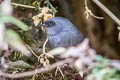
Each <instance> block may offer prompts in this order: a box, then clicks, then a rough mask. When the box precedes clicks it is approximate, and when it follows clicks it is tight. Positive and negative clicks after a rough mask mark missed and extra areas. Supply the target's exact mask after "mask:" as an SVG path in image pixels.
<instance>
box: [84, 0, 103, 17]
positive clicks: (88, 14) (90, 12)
mask: <svg viewBox="0 0 120 80" xmlns="http://www.w3.org/2000/svg"><path fill="white" fill-rule="evenodd" d="M85 14H86V18H87V19H88V17H89V16H92V17H94V18H97V19H104V18H103V17H98V16H95V15H94V14H93V13H92V11H91V10H90V9H89V8H88V5H87V0H85Z"/></svg>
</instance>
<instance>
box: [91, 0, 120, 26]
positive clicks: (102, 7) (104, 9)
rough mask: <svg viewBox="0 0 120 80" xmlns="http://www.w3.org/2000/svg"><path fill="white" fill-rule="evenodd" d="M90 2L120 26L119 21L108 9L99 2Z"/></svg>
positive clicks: (94, 0)
mask: <svg viewBox="0 0 120 80" xmlns="http://www.w3.org/2000/svg"><path fill="white" fill-rule="evenodd" d="M92 1H93V2H94V3H95V4H96V5H97V6H99V7H100V8H101V9H102V10H103V11H104V12H105V13H106V14H107V15H109V16H110V17H111V18H112V19H113V20H114V21H115V22H116V23H117V24H118V25H119V26H120V20H119V19H118V18H117V17H116V16H115V15H114V14H113V13H112V12H111V11H110V10H109V9H107V8H106V7H105V6H104V5H103V4H102V3H101V2H100V1H99V0H92Z"/></svg>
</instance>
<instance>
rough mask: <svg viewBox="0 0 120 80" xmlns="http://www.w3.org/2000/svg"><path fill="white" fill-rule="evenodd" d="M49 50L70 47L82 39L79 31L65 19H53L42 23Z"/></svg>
mask: <svg viewBox="0 0 120 80" xmlns="http://www.w3.org/2000/svg"><path fill="white" fill-rule="evenodd" d="M44 25H45V28H46V31H47V36H48V45H49V46H50V48H56V47H65V48H67V47H71V46H76V45H77V44H79V43H80V42H81V41H82V40H83V39H84V37H83V35H82V34H81V33H80V31H79V30H78V29H77V28H76V27H75V26H74V25H73V24H72V23H71V22H70V21H69V20H68V19H66V18H63V17H53V18H50V19H48V20H47V21H45V22H44Z"/></svg>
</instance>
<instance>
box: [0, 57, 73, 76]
mask: <svg viewBox="0 0 120 80" xmlns="http://www.w3.org/2000/svg"><path fill="white" fill-rule="evenodd" d="M73 61H74V59H65V60H63V61H59V62H56V63H54V64H52V65H51V66H49V67H42V68H39V69H35V70H33V71H27V72H22V73H16V74H10V73H5V72H2V71H0V76H4V77H8V78H20V77H27V76H32V75H34V74H37V73H43V72H48V71H51V70H53V69H55V68H56V67H57V64H59V66H61V65H63V64H65V63H71V62H73ZM36 70H37V71H36Z"/></svg>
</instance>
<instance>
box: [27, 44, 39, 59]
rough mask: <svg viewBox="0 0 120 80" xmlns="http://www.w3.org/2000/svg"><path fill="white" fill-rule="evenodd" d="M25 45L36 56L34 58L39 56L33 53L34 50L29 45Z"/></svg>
mask: <svg viewBox="0 0 120 80" xmlns="http://www.w3.org/2000/svg"><path fill="white" fill-rule="evenodd" d="M26 47H27V48H28V49H29V50H30V51H31V53H32V54H33V55H34V56H35V57H36V58H39V56H37V55H36V54H35V52H34V51H33V50H32V48H31V47H30V46H29V45H26Z"/></svg>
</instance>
